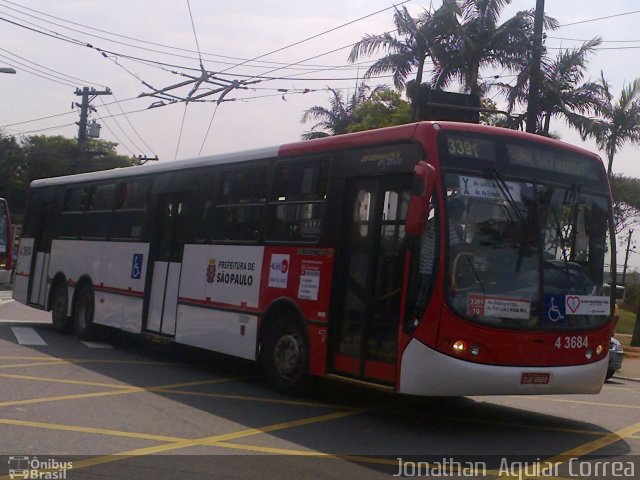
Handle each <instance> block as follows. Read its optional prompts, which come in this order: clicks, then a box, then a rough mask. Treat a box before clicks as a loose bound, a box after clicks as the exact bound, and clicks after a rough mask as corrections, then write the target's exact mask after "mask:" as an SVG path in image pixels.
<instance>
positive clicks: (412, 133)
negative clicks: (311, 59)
mask: <svg viewBox="0 0 640 480" xmlns="http://www.w3.org/2000/svg"><path fill="white" fill-rule="evenodd" d="M436 124H438V125H439V127H440V128H441V129H442V130H455V131H460V132H470V133H471V132H474V133H485V134H491V135H500V136H506V137H511V138H520V139H528V140H535V141H536V142H538V143H541V144H545V145H549V146H553V147H556V148H558V147H560V148H563V149H565V150H569V151H573V152H575V153H579V154H582V155H588V156H590V157H592V158H594V160H595V159H598V160H599V159H600V157H598V155H595V154H594V153H592V152H589V151H588V150H584V149H582V148H579V147H576V146H574V145H571V144H568V143H564V142H561V141H558V140H553V139H550V138H547V137H541V136H539V135H533V134H530V133H525V132H520V131H516V130H510V129H507V128H499V127H492V126H487V125H476V124H471V123H461V122H440V121H428V122H419V123H411V124H406V125H399V126H394V127H387V128H382V129H376V130H368V131H364V132H356V133H348V134H344V135H336V136H331V137H325V138H319V139H314V140H305V141H299V142H294V143H289V144H284V145H279V146H273V147H266V148H259V149H254V150H246V151H238V152H234V153H228V154H221V155H209V156H204V157H198V158H191V159H185V160H178V161H168V162H162V163H155V164H150V165H144V166H132V167H121V168H114V169H111V170H100V171H96V172H87V173H79V174H75V175H66V176H62V177H51V178H43V179H38V180H34V181H33V182H31V187H32V188H39V187H46V186H51V185H63V184H67V183H76V182H91V181H99V180H109V179H118V178H126V177H132V176H138V175H148V174H156V173H162V172H171V171H176V170H184V169H189V168H194V167H202V166H207V165H216V164H227V163H229V164H231V163H239V162H243V161H251V160H258V159H268V158H276V157H288V156H294V155H310V154H314V153H322V152H328V151H332V150H340V149H352V148H358V147H360V148H361V147H365V146H373V145H380V144H385V143H398V142H408V141H411V140H412V139H415V138H416V137H420V136H422V134H423V133H426V131H427V130H431V129H433V128H434V125H436ZM600 162H602V161H601V160H600Z"/></svg>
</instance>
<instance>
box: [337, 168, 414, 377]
mask: <svg viewBox="0 0 640 480" xmlns="http://www.w3.org/2000/svg"><path fill="white" fill-rule="evenodd" d="M412 185H413V177H412V176H391V177H375V178H354V179H351V180H350V181H348V183H347V186H346V192H347V194H346V195H347V198H346V199H347V203H346V204H345V208H344V210H343V211H344V219H343V222H342V225H343V226H344V232H345V234H344V238H343V241H342V245H341V247H342V248H341V250H340V253H339V255H340V257H339V265H340V267H339V271H338V273H337V276H338V278H337V281H338V283H337V285H336V289H335V291H336V292H338V293H337V295H338V296H339V298H336V300H337V301H336V303H335V304H336V305H337V311H336V312H335V314H334V315H332V317H333V321H334V322H335V323H333V324H332V327H331V330H332V338H331V341H332V355H331V357H332V358H331V368H332V371H333V372H335V373H337V374H341V375H348V376H351V377H355V378H358V379H361V380H365V381H371V382H375V383H382V384H388V385H393V384H394V383H395V378H396V352H397V343H398V332H399V322H400V307H401V299H402V285H403V276H404V273H403V272H404V265H405V249H406V246H405V244H406V242H405V238H404V237H405V230H404V220H405V217H406V211H407V206H408V202H409V198H410V195H411V190H412Z"/></svg>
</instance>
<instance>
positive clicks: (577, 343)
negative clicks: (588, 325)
mask: <svg viewBox="0 0 640 480" xmlns="http://www.w3.org/2000/svg"><path fill="white" fill-rule="evenodd" d="M588 346H589V337H587V336H586V335H585V336H584V337H582V336H580V335H577V336H573V337H558V338H557V339H556V343H555V347H556V348H557V349H564V350H572V349H575V348H587V347H588Z"/></svg>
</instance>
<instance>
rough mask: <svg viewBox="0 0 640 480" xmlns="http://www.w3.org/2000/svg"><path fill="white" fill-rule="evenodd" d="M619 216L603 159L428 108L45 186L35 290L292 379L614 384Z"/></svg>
mask: <svg viewBox="0 0 640 480" xmlns="http://www.w3.org/2000/svg"><path fill="white" fill-rule="evenodd" d="M612 229H613V215H612V206H611V194H610V189H609V184H608V181H607V176H606V173H605V170H604V167H603V165H602V161H601V159H600V158H599V157H598V156H596V155H594V154H591V153H588V152H586V151H584V150H582V149H579V148H576V147H573V146H570V145H567V144H564V143H561V142H558V141H555V140H551V139H548V138H543V137H539V136H534V135H530V134H526V133H523V132H516V131H511V130H507V129H501V128H494V127H488V126H480V125H471V124H463V123H453V122H421V123H416V124H410V125H403V126H398V127H390V128H385V129H379V130H372V131H368V132H361V133H354V134H348V135H340V136H335V137H329V138H324V139H317V140H312V141H305V142H298V143H293V144H287V145H282V146H279V147H276V148H268V149H261V150H255V151H248V152H243V153H237V154H229V155H221V156H213V157H204V158H197V159H193V160H184V161H177V162H166V163H160V164H156V165H151V166H148V165H145V166H136V167H129V168H124V169H115V170H109V171H102V172H94V173H85V174H79V175H73V176H67V177H59V178H49V179H43V180H37V181H34V182H33V183H32V184H31V188H30V193H29V201H28V208H27V213H26V217H25V222H24V227H23V233H22V238H21V242H20V251H19V256H18V264H17V271H16V281H15V289H14V297H15V299H16V300H18V301H19V302H22V303H24V304H27V305H30V306H32V307H37V308H40V309H44V310H51V311H52V321H53V326H54V328H56V329H58V330H60V331H70V330H75V332H76V334H77V335H78V336H79V337H80V338H89V337H92V336H95V335H96V334H97V333H99V331H100V329H102V328H103V327H105V326H106V327H111V328H115V329H119V330H123V331H126V332H131V333H134V334H140V335H143V336H147V337H150V338H153V339H162V340H164V341H166V342H175V343H178V344H183V345H188V346H193V347H199V348H202V349H206V350H210V351H215V352H221V353H224V354H228V355H233V356H237V357H242V358H246V359H251V360H255V361H258V362H261V364H262V365H263V367H264V372H265V376H266V377H267V379H268V380H269V381H270V382H271V383H272V384H273V385H274V386H275V387H276V388H277V389H279V390H281V391H287V392H296V391H299V390H301V389H302V388H303V386H304V385H305V383H306V381H307V380H308V379H309V378H310V377H325V378H331V379H337V380H345V381H351V382H355V383H359V384H362V385H368V386H371V387H375V388H380V389H384V390H389V391H395V392H400V393H406V394H417V395H433V396H445V395H491V394H495V395H500V394H552V393H594V392H598V391H600V389H601V387H602V384H603V381H604V378H605V374H606V371H607V359H608V348H609V339H610V337H611V331H612V320H611V318H612V313H613V312H612V309H613V305H614V301H613V299H611V298H608V297H606V296H603V293H602V288H603V265H604V262H605V256H606V257H607V261H610V263H611V264H613V265H615V251H614V242H613V241H612V239H613V230H612ZM611 258H613V259H611Z"/></svg>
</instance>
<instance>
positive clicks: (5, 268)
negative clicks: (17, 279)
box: [0, 198, 13, 284]
mask: <svg viewBox="0 0 640 480" xmlns="http://www.w3.org/2000/svg"><path fill="white" fill-rule="evenodd" d="M12 265H13V237H12V236H11V217H10V216H9V206H8V205H7V201H6V200H5V199H4V198H0V284H3V283H9V282H11V269H12Z"/></svg>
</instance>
